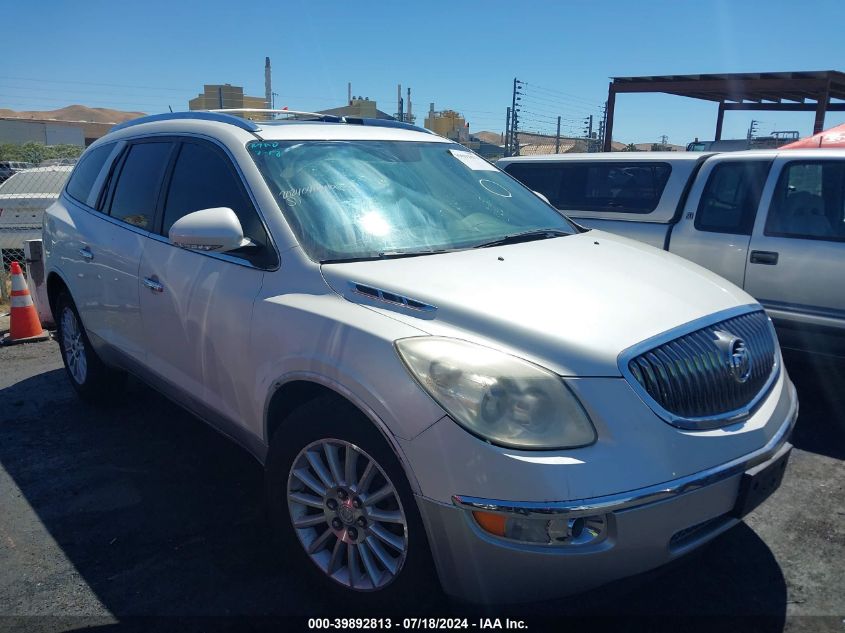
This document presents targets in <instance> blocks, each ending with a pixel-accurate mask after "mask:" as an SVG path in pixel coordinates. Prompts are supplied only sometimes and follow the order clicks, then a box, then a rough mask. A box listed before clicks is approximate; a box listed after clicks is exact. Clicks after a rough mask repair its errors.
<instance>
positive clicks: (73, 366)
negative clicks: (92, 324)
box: [56, 291, 126, 404]
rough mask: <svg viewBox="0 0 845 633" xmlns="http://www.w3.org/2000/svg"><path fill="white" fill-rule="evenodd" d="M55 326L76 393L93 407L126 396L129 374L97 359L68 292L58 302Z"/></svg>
mask: <svg viewBox="0 0 845 633" xmlns="http://www.w3.org/2000/svg"><path fill="white" fill-rule="evenodd" d="M56 324H57V330H58V331H57V334H58V337H57V338H58V341H59V349H60V350H61V354H62V362H63V363H64V366H65V371H66V372H67V375H68V378H69V379H70V383H71V385H73V388H74V389H75V390H76V393H77V394H79V396H80V397H81V398H82V399H83V400H85V401H86V402H89V403H92V404H101V403H111V402H114V401H115V400H116V399H117V398H118V397H119V395H120V394H122V392H123V386H124V384H125V383H126V374H125V373H124V372H122V371H118V370H116V369H111V368H110V367H108V366H106V365H105V363H103V361H102V360H100V357H99V356H97V353H96V352H95V351H94V348H93V346H92V345H91V341H90V340H88V335H87V334H86V333H85V328H84V327H83V325H82V319H80V318H79V312H78V311H77V309H76V305H75V304H74V303H73V299H71V297H70V295H69V294H68V293H67V292H66V291H62V292H61V293H60V294H59V296H58V298H57V301H56Z"/></svg>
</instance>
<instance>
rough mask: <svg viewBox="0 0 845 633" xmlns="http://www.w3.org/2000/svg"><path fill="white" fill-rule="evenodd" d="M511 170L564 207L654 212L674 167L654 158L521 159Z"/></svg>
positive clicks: (552, 201) (616, 211)
mask: <svg viewBox="0 0 845 633" xmlns="http://www.w3.org/2000/svg"><path fill="white" fill-rule="evenodd" d="M508 172H509V173H511V174H512V175H513V176H514V177H515V178H518V179H519V180H521V181H522V182H524V183H525V184H526V185H527V186H528V187H530V188H531V189H534V190H535V191H539V192H540V193H542V194H544V195H545V196H546V197H547V198H548V199H549V200H550V201H551V203H552V204H553V205H554V206H555V207H557V208H558V209H561V210H562V211H607V212H613V213H651V212H652V211H654V210H655V209H656V208H657V205H658V204H659V203H660V197H661V196H662V195H663V190H664V188H665V187H666V183H667V181H668V180H669V175H670V174H671V172H672V167H671V166H670V165H669V164H668V163H656V162H652V161H643V162H631V161H619V162H609V161H601V162H598V161H597V162H584V163H576V162H572V163H570V162H563V161H562V162H559V163H554V164H545V165H533V164H531V163H517V164H513V165H510V166H508Z"/></svg>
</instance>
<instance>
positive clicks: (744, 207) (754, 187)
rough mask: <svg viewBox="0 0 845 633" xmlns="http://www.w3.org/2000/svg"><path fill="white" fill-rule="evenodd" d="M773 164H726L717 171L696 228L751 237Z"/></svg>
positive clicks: (706, 191) (701, 203)
mask: <svg viewBox="0 0 845 633" xmlns="http://www.w3.org/2000/svg"><path fill="white" fill-rule="evenodd" d="M771 164H772V163H771V161H768V160H743V161H731V162H728V161H726V162H722V163H719V164H718V165H716V166H715V167H714V168H713V171H712V172H710V177H709V178H708V179H707V184H706V185H705V186H704V192H703V193H702V194H701V200H700V201H699V203H698V212H697V213H696V214H695V228H697V229H698V230H700V231H710V232H712V233H732V234H736V235H751V229H752V228H753V226H754V217H755V216H756V215H757V207H758V206H759V204H760V194H762V192H763V186H764V185H765V184H766V177H767V176H768V174H769V167H771Z"/></svg>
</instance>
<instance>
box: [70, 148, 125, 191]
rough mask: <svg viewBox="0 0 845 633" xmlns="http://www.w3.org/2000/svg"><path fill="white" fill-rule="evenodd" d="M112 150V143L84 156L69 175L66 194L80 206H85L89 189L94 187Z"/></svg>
mask: <svg viewBox="0 0 845 633" xmlns="http://www.w3.org/2000/svg"><path fill="white" fill-rule="evenodd" d="M113 149H114V143H107V144H105V145H100V146H99V147H97V148H95V149H92V150H91V151H90V152H87V153H86V154H85V156H84V157H83V158H82V160H81V161H79V164H78V165H77V166H76V169H74V170H73V174H71V177H70V180H68V183H67V193H68V195H69V196H70V197H71V198H73V199H74V200H76V201H77V202H81V203H82V204H87V201H88V196H89V195H90V194H91V187H93V186H94V181H96V180H97V176H98V175H99V174H100V170H101V169H102V168H103V165H104V164H105V162H106V159H107V158H108V157H109V155H110V154H111V153H112V150H113Z"/></svg>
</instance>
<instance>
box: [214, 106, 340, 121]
mask: <svg viewBox="0 0 845 633" xmlns="http://www.w3.org/2000/svg"><path fill="white" fill-rule="evenodd" d="M209 112H252V113H255V112H258V113H261V114H293V115H294V116H310V117H315V118H316V119H317V120H319V121H325V122H329V123H340V122H341V117H339V116H334V115H333V114H320V113H319V112H305V111H304V110H277V109H272V108H220V109H215V110H209ZM263 123H268V121H263Z"/></svg>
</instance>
